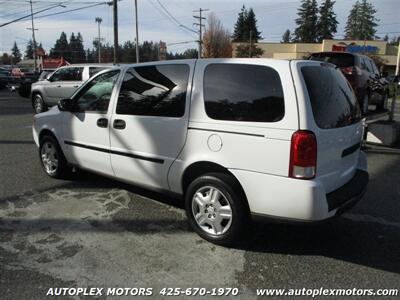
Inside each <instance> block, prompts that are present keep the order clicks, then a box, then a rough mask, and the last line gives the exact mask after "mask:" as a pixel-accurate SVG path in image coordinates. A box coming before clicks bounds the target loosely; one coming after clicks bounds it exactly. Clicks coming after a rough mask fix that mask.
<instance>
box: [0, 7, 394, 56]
mask: <svg viewBox="0 0 400 300" xmlns="http://www.w3.org/2000/svg"><path fill="white" fill-rule="evenodd" d="M137 1H138V10H139V40H140V41H143V40H152V41H160V40H162V41H165V42H166V43H167V45H168V51H173V52H181V51H183V50H185V49H186V48H193V47H196V43H195V42H194V41H195V40H196V38H197V37H196V35H195V34H194V33H191V32H189V31H187V30H184V29H182V28H181V27H179V26H178V25H177V24H176V23H175V22H174V21H173V20H171V18H170V17H168V16H167V15H166V14H165V13H163V10H162V8H161V6H160V4H159V2H160V3H161V4H162V5H163V6H164V7H165V8H166V9H167V10H168V11H169V12H170V13H171V14H172V15H173V16H174V17H175V18H176V19H177V21H178V22H180V23H181V24H183V25H185V26H187V27H189V28H193V29H195V28H194V27H193V25H192V23H193V22H194V21H195V20H194V19H193V17H192V15H193V10H195V9H199V8H200V7H201V8H205V9H209V11H207V12H206V13H205V15H206V16H207V14H208V13H210V12H214V13H215V14H216V15H217V17H218V18H219V19H220V20H221V21H222V23H223V25H224V26H225V27H226V28H227V29H228V30H230V31H231V32H232V31H233V26H234V24H235V21H236V19H237V14H238V13H239V11H240V9H241V7H242V5H243V4H244V5H245V6H246V7H247V8H249V7H252V8H253V9H254V11H255V14H256V17H257V20H258V29H259V31H261V32H262V33H261V34H262V37H263V40H265V41H275V42H279V40H280V39H281V37H282V34H283V32H284V31H285V30H286V29H290V30H291V31H293V29H294V28H295V22H294V19H295V18H296V13H297V8H298V6H299V3H300V1H299V0H283V1H279V0H251V1H250V0H249V1H246V0H218V1H217V0H215V1H210V0H137ZM33 2H34V4H33V5H34V11H38V10H40V9H43V8H47V7H49V6H52V5H54V3H62V4H64V5H65V6H66V7H65V8H62V7H57V8H53V9H51V10H48V11H46V12H43V13H41V14H37V16H38V18H35V27H36V28H38V30H37V31H36V39H37V41H39V42H42V43H43V46H44V48H45V50H46V51H48V50H49V49H50V48H51V47H52V46H53V45H54V42H55V40H56V39H57V38H58V37H59V36H60V33H61V31H65V32H66V33H67V35H68V37H69V36H70V34H71V32H75V33H77V32H80V33H81V34H82V36H83V39H84V44H85V48H88V47H92V41H93V39H94V38H95V37H96V36H97V25H96V23H95V18H96V17H101V18H102V19H103V22H102V23H101V36H102V38H104V40H105V42H109V43H110V44H112V43H113V31H112V7H111V6H108V5H101V6H97V7H93V8H89V9H85V10H79V11H75V12H70V13H66V14H61V15H56V16H48V17H43V18H40V17H39V16H40V15H43V14H49V13H57V12H62V11H65V10H70V9H75V8H80V7H83V6H87V5H89V4H90V3H99V1H98V0H64V1H61V0H33ZM318 2H319V3H320V2H321V0H319V1H318ZM371 2H372V4H373V5H374V6H375V8H376V9H377V11H378V12H377V14H376V16H377V18H378V19H379V20H380V21H379V22H378V23H379V26H378V34H379V35H381V36H382V37H383V36H384V35H385V33H387V34H388V35H389V36H390V37H392V36H394V35H400V0H371ZM354 3H355V0H336V4H335V6H334V9H335V12H336V14H337V18H338V21H339V27H338V33H337V34H338V36H337V38H341V37H343V33H344V32H343V31H344V27H345V23H346V19H347V15H348V13H349V11H350V9H351V7H352V5H353V4H354ZM118 11H119V40H120V43H122V42H123V41H126V40H133V39H134V37H135V25H134V24H135V23H134V1H133V0H121V1H120V2H119V4H118ZM29 12H30V11H29V3H28V2H27V1H26V0H0V23H1V24H2V23H5V22H7V21H11V20H13V19H16V18H18V17H21V16H24V15H27V14H29ZM28 27H31V23H30V19H28V20H25V21H20V22H17V23H13V24H11V25H8V26H5V27H0V52H4V51H7V52H8V51H10V49H11V47H12V45H13V43H14V41H16V42H17V44H18V47H19V48H20V49H21V51H24V50H25V47H26V42H27V40H28V39H30V38H31V31H29V30H27V29H26V28H28ZM181 42H188V43H186V44H177V45H171V44H174V43H181Z"/></svg>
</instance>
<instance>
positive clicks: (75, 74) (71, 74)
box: [63, 67, 83, 81]
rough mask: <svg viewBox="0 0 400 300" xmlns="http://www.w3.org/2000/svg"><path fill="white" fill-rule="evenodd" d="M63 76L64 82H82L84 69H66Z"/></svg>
mask: <svg viewBox="0 0 400 300" xmlns="http://www.w3.org/2000/svg"><path fill="white" fill-rule="evenodd" d="M65 70H66V71H65V73H64V76H63V80H64V81H82V73H83V68H77V67H72V68H66V69H65Z"/></svg>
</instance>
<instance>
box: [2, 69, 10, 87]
mask: <svg viewBox="0 0 400 300" xmlns="http://www.w3.org/2000/svg"><path fill="white" fill-rule="evenodd" d="M9 78H10V71H8V70H7V69H4V68H0V89H4V88H5V87H6V86H7V84H8V80H9Z"/></svg>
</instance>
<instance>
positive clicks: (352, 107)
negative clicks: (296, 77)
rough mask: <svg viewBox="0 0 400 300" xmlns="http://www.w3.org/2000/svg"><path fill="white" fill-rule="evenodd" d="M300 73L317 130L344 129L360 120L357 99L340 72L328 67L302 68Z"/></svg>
mask: <svg viewBox="0 0 400 300" xmlns="http://www.w3.org/2000/svg"><path fill="white" fill-rule="evenodd" d="M301 72H302V74H303V77H304V80H305V83H306V86H307V90H308V95H309V97H310V101H311V107H312V111H313V114H314V119H315V122H316V123H317V125H318V127H320V128H323V129H329V128H337V127H344V126H348V125H350V124H353V123H355V122H357V121H358V120H360V118H361V113H360V109H359V107H358V103H357V100H356V97H355V96H354V93H353V90H352V88H351V86H350V84H349V83H348V81H347V80H346V78H345V77H344V76H343V74H342V73H341V72H340V71H339V70H337V69H335V68H334V67H331V66H305V67H302V68H301Z"/></svg>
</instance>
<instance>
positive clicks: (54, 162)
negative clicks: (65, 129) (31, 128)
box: [39, 135, 72, 178]
mask: <svg viewBox="0 0 400 300" xmlns="http://www.w3.org/2000/svg"><path fill="white" fill-rule="evenodd" d="M39 156H40V161H41V163H42V167H43V170H44V171H45V172H46V174H47V175H49V176H50V177H53V178H66V177H68V176H69V175H70V174H71V171H72V168H71V167H70V166H68V162H67V160H66V158H65V156H64V154H63V152H62V150H61V148H60V146H59V145H58V143H57V141H56V139H55V138H54V137H52V136H51V135H46V136H44V137H43V138H42V139H41V140H40V147H39Z"/></svg>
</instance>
